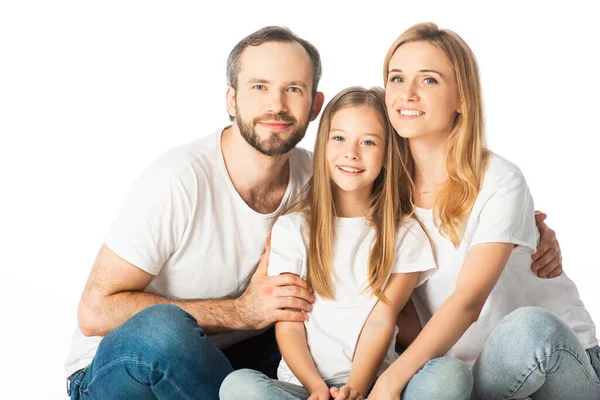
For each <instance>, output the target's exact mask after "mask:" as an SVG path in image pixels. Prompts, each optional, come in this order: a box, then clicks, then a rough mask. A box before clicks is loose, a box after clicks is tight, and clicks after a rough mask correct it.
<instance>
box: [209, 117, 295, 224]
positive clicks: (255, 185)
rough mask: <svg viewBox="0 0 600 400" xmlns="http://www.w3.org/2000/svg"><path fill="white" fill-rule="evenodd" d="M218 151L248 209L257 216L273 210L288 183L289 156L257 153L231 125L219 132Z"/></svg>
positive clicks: (279, 201)
mask: <svg viewBox="0 0 600 400" xmlns="http://www.w3.org/2000/svg"><path fill="white" fill-rule="evenodd" d="M221 151H222V153H223V160H224V161H225V166H226V168H227V173H228V174H229V178H230V179H231V182H232V183H233V186H234V187H235V189H236V191H237V192H238V193H239V195H240V196H241V197H242V198H243V199H244V201H245V202H246V203H247V204H248V206H250V207H251V208H253V209H254V210H256V211H258V212H261V213H269V212H272V211H275V210H276V209H277V207H278V206H279V204H280V203H281V200H282V199H283V194H285V190H286V189H287V185H288V181H289V174H290V167H289V162H288V160H289V154H283V155H281V156H277V157H270V156H266V155H264V154H261V153H260V152H259V151H257V150H256V149H255V148H253V147H252V146H250V145H249V144H248V142H246V140H245V139H244V138H243V137H242V135H241V133H240V132H239V129H238V128H237V126H236V125H235V124H233V125H232V126H231V127H229V128H227V129H225V130H224V131H223V133H222V135H221Z"/></svg>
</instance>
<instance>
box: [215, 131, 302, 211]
mask: <svg viewBox="0 0 600 400" xmlns="http://www.w3.org/2000/svg"><path fill="white" fill-rule="evenodd" d="M229 127H231V125H227V126H225V127H224V128H223V129H221V130H220V131H219V132H217V154H218V156H219V166H220V167H221V173H222V174H223V176H224V177H225V181H226V182H227V186H228V187H229V190H230V191H231V194H232V195H233V197H234V198H235V200H236V202H237V203H238V204H239V205H240V206H241V207H243V208H244V209H246V211H248V212H250V213H253V214H254V215H256V216H257V217H259V218H264V219H271V218H273V217H276V216H277V215H279V214H280V213H281V211H282V209H283V205H284V204H286V203H287V200H288V198H289V197H290V193H291V191H292V176H293V173H294V163H293V162H292V153H291V152H290V157H289V159H288V163H289V166H290V174H289V178H288V185H287V188H286V189H285V194H284V195H283V198H282V199H281V203H279V207H277V210H275V211H273V212H272V213H269V214H261V213H259V212H258V211H256V210H254V209H252V208H251V207H250V206H249V205H248V204H247V203H246V202H245V201H244V199H242V196H240V194H239V193H238V191H237V190H235V186H234V185H233V182H232V181H231V177H230V176H229V173H228V172H227V166H226V165H225V158H224V157H223V151H222V150H221V136H222V135H223V132H225V129H227V128H229ZM292 151H293V150H292Z"/></svg>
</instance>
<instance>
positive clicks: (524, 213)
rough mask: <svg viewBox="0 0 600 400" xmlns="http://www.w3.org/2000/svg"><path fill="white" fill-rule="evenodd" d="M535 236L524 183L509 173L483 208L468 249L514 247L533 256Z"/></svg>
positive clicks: (532, 209)
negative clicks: (482, 245)
mask: <svg viewBox="0 0 600 400" xmlns="http://www.w3.org/2000/svg"><path fill="white" fill-rule="evenodd" d="M537 233H538V231H537V227H536V225H535V216H534V206H533V198H532V197H531V193H530V192H529V187H528V186H527V182H526V181H525V178H524V177H523V175H522V174H521V173H520V172H511V173H509V174H508V176H506V177H505V178H504V179H503V180H502V181H501V182H500V183H499V184H498V185H497V188H496V190H495V191H494V192H493V193H492V194H491V195H490V196H489V198H488V199H487V201H486V202H485V204H484V205H483V207H482V209H481V211H480V214H479V219H478V224H477V227H476V228H475V231H474V233H473V239H472V240H471V243H470V246H469V248H471V247H473V246H475V245H476V244H480V243H514V244H516V245H519V246H523V247H524V248H526V249H527V250H528V251H529V252H530V253H533V252H535V249H536V245H537Z"/></svg>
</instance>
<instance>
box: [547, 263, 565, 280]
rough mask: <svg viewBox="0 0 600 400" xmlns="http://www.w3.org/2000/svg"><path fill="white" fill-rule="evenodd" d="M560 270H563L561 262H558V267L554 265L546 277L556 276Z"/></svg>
mask: <svg viewBox="0 0 600 400" xmlns="http://www.w3.org/2000/svg"><path fill="white" fill-rule="evenodd" d="M562 272H563V268H562V263H560V264H558V267H556V268H555V269H554V271H552V272H550V273H549V274H548V278H556V277H557V276H559V275H560V274H562Z"/></svg>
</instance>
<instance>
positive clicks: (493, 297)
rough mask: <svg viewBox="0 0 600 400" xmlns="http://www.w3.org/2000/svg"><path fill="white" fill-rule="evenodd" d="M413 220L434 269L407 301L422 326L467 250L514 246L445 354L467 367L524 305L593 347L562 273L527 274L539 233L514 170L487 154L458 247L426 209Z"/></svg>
mask: <svg viewBox="0 0 600 400" xmlns="http://www.w3.org/2000/svg"><path fill="white" fill-rule="evenodd" d="M416 215H417V217H418V218H419V219H420V220H421V222H422V223H423V224H424V225H425V228H426V229H427V233H428V235H429V237H430V238H431V240H432V243H433V251H434V257H435V262H436V264H437V268H438V271H437V273H436V274H435V275H434V276H432V277H431V278H430V279H429V280H428V281H427V282H426V283H425V284H423V285H422V286H420V287H419V288H418V289H417V290H415V292H414V293H413V296H412V298H413V301H414V303H415V307H416V308H417V312H418V314H419V318H420V319H421V324H422V325H423V326H424V325H425V324H426V323H427V321H429V319H430V318H431V316H432V315H433V313H434V312H435V311H436V310H437V309H438V308H439V307H440V306H441V305H442V304H443V303H444V301H446V299H447V298H448V297H449V296H450V295H451V294H452V293H453V291H454V288H455V286H456V281H457V277H458V274H459V272H460V270H461V267H462V265H463V263H464V261H465V259H466V257H467V253H468V251H469V249H470V248H471V247H473V246H475V245H477V244H479V243H491V242H499V243H514V244H515V245H516V246H515V248H514V250H513V251H512V254H511V256H510V258H509V260H508V262H507V264H506V267H505V268H504V271H503V272H502V275H501V276H500V279H499V280H498V283H497V284H496V286H495V287H494V289H493V290H492V292H491V293H490V295H489V297H488V299H487V301H486V303H485V305H484V307H483V310H482V311H481V314H480V316H479V319H478V321H477V322H475V323H474V324H473V325H471V327H470V328H469V329H468V330H467V331H466V332H465V334H464V335H463V336H462V337H461V339H460V340H459V341H458V342H457V343H456V344H455V345H454V347H452V349H451V350H450V351H449V352H448V355H450V356H453V357H457V358H459V359H461V360H463V361H465V362H466V363H467V364H468V365H473V363H474V362H475V360H476V359H477V357H478V355H479V353H480V352H481V350H482V348H483V345H484V344H485V342H486V340H487V338H488V336H489V335H490V333H491V332H492V331H493V330H494V328H495V327H496V324H497V323H498V322H499V321H500V320H501V319H502V318H503V317H505V316H506V315H508V314H509V313H511V312H512V311H514V310H516V309H517V308H519V307H524V306H538V307H542V308H544V309H546V310H548V311H551V312H553V313H555V314H556V315H558V316H559V317H560V318H562V319H563V320H564V321H565V322H566V323H567V324H568V325H569V326H570V327H571V328H572V329H573V331H574V332H575V334H576V335H577V338H578V339H579V341H580V343H581V344H582V345H583V347H584V348H586V349H588V348H591V347H594V346H596V345H597V344H598V339H596V328H595V326H594V323H593V321H592V319H591V316H590V314H589V313H588V311H587V310H586V309H585V307H584V305H583V303H582V302H581V300H580V298H579V293H578V291H577V287H576V286H575V284H574V283H573V281H571V280H570V279H569V278H568V277H567V274H566V273H564V272H563V273H562V275H560V276H558V277H556V278H552V279H541V278H539V277H537V275H536V274H535V273H533V272H532V271H531V268H530V266H531V263H532V260H531V254H532V253H534V252H535V249H536V246H537V242H538V239H539V232H538V230H537V228H536V225H535V218H534V208H533V199H532V197H531V194H530V193H529V187H528V186H527V182H526V181H525V178H524V177H523V174H522V173H521V171H520V170H519V168H518V167H517V166H516V165H514V164H512V163H511V162H510V161H507V160H506V159H504V158H502V157H500V156H498V155H496V154H493V153H492V154H490V158H489V162H488V167H487V170H486V173H485V177H484V182H483V187H482V189H481V192H480V193H479V195H478V196H477V200H476V201H475V205H474V206H473V210H472V212H471V214H470V216H469V217H468V219H467V222H466V225H465V232H464V237H463V239H462V242H461V243H460V246H459V247H458V248H455V247H454V246H453V245H452V243H451V242H450V241H449V240H447V239H446V238H444V237H443V236H442V235H441V234H440V232H439V230H438V228H437V227H436V225H435V223H434V219H433V213H432V210H426V209H421V208H417V210H416ZM485 267H486V266H485V265H482V266H481V268H485Z"/></svg>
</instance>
